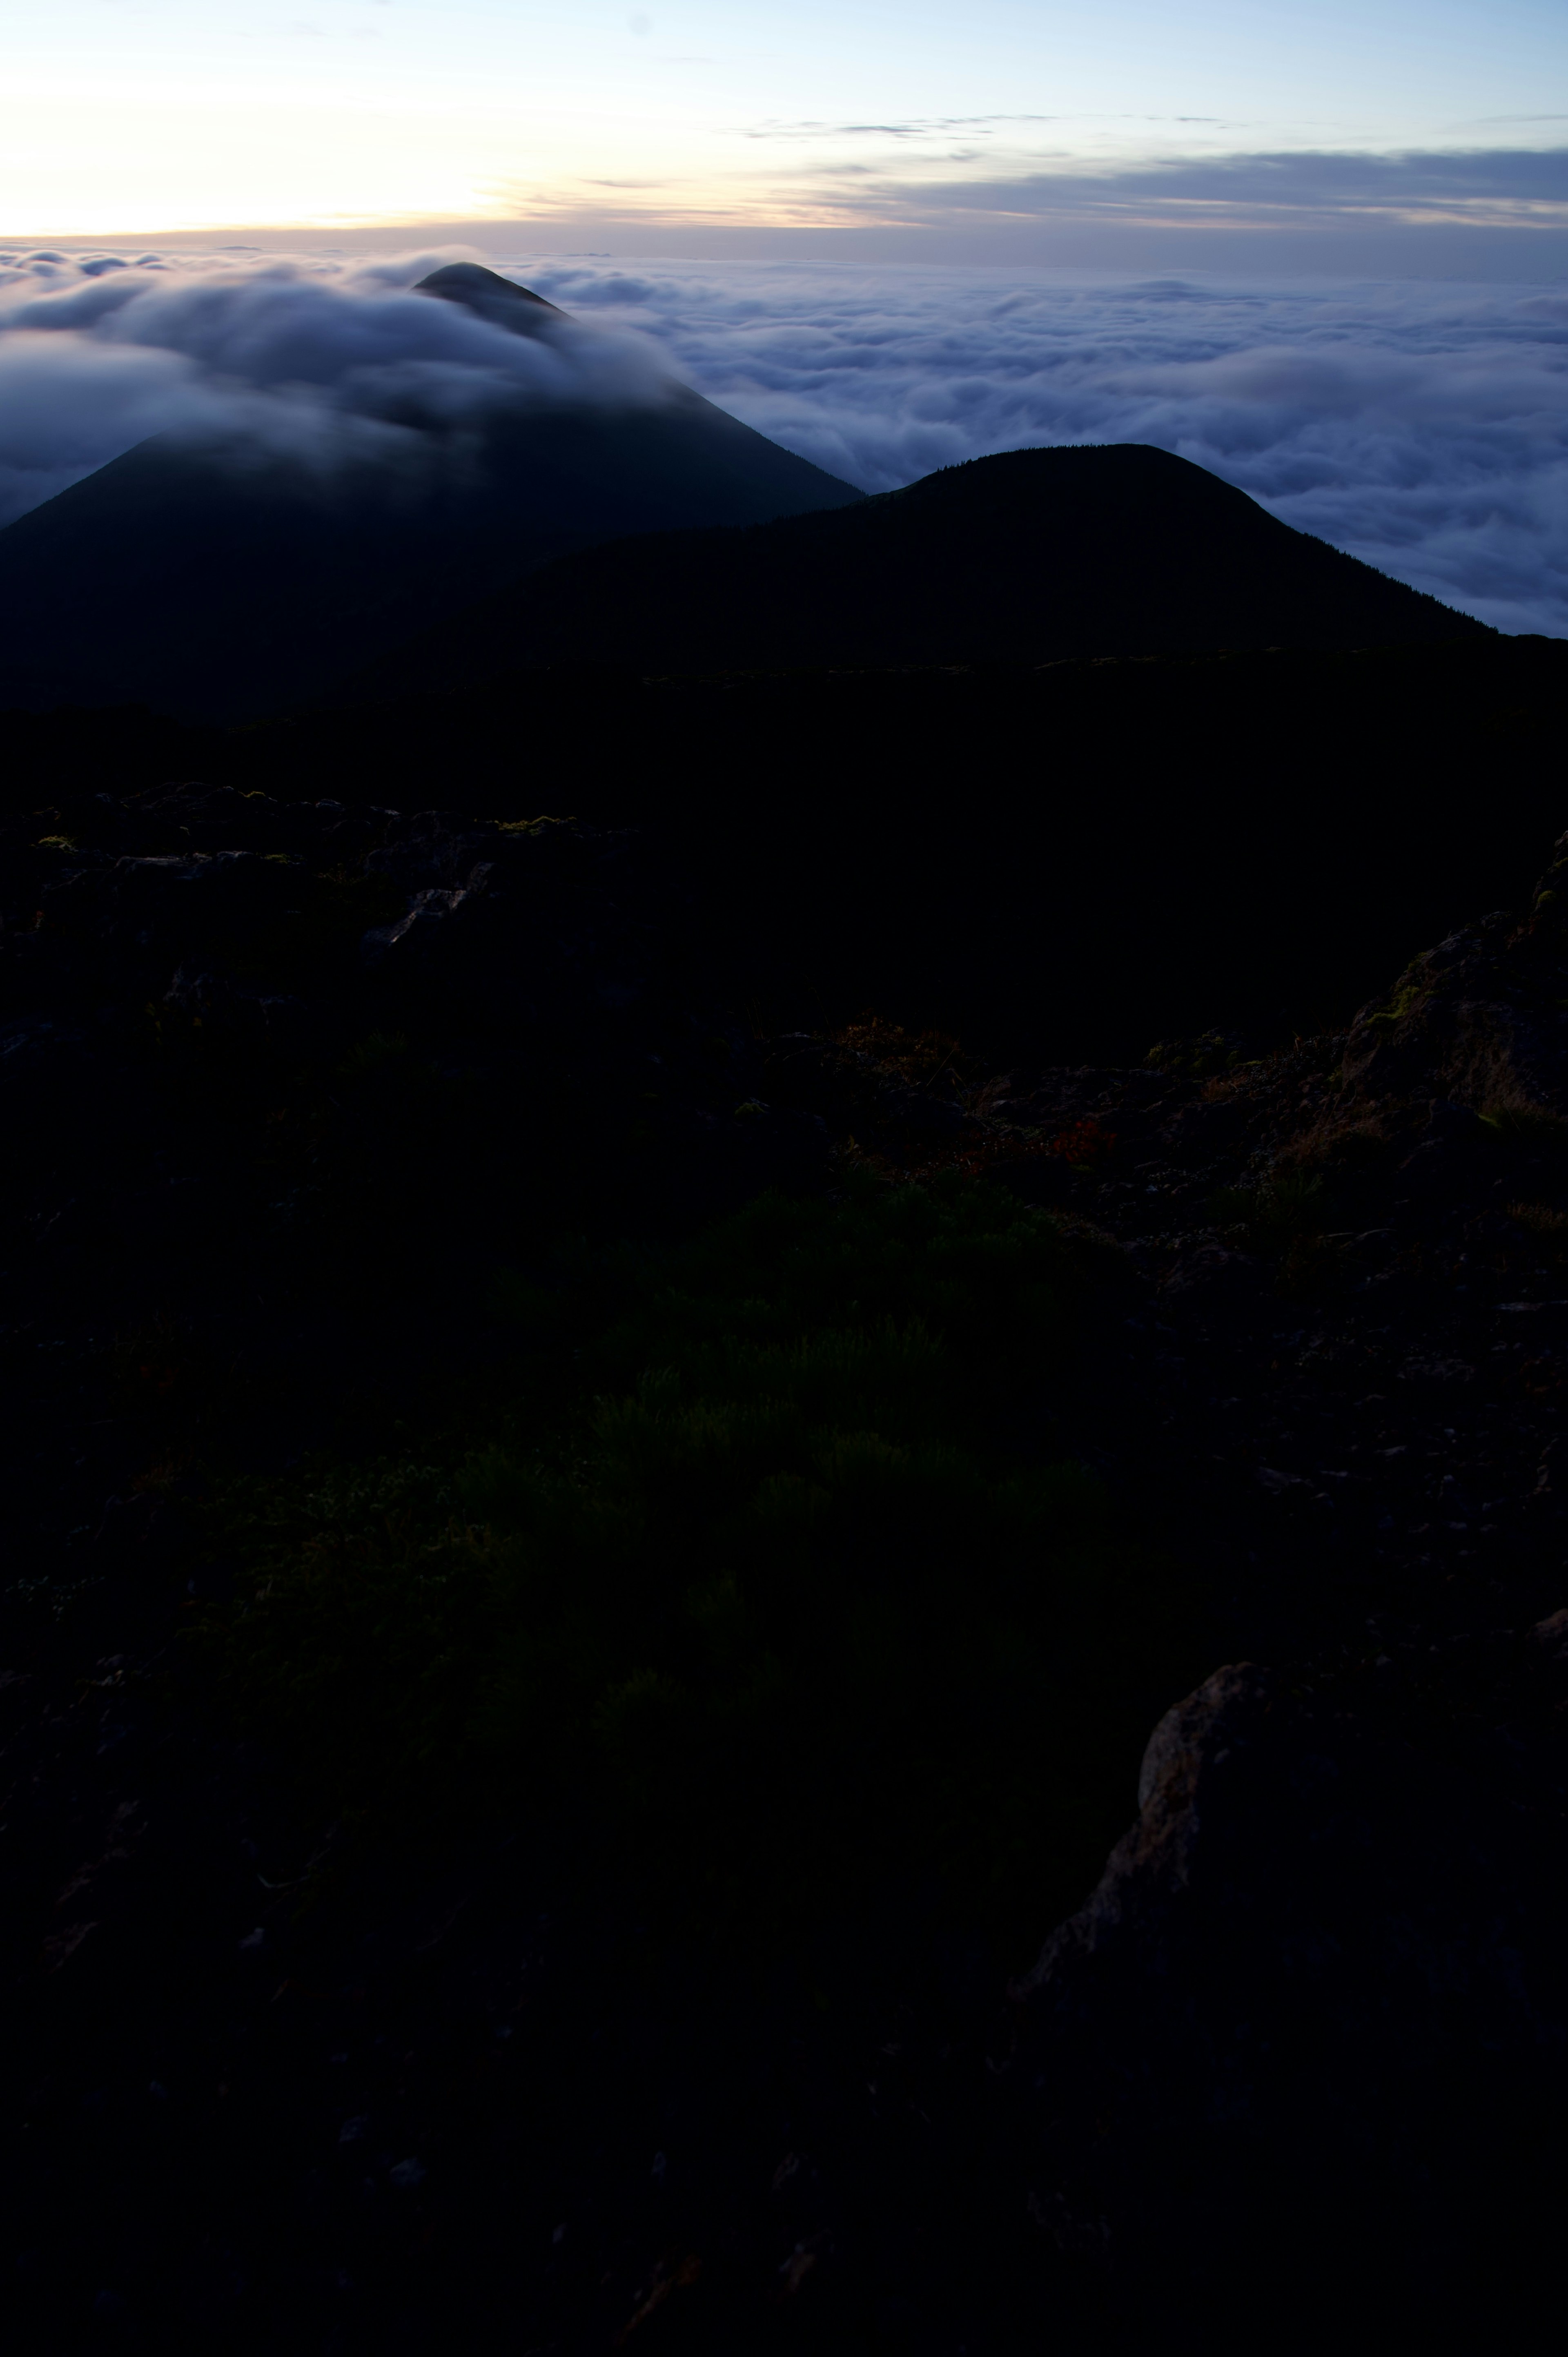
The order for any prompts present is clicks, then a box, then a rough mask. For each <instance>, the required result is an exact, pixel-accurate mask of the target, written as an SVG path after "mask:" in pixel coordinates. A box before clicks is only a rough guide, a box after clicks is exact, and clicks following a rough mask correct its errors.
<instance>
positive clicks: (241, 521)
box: [0, 263, 1483, 721]
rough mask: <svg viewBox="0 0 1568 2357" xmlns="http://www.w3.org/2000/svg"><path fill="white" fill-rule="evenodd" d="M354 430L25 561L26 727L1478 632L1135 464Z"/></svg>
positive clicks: (654, 404) (1, 570)
mask: <svg viewBox="0 0 1568 2357" xmlns="http://www.w3.org/2000/svg"><path fill="white" fill-rule="evenodd" d="M418 291H420V292H423V293H424V294H425V295H428V296H433V297H435V298H436V299H439V300H442V301H446V302H454V303H458V304H461V305H463V306H464V307H466V308H467V309H468V310H470V311H472V312H473V313H475V314H476V315H477V316H478V317H480V318H482V319H483V320H485V321H486V323H487V324H488V325H489V326H492V327H499V328H504V329H506V330H507V331H508V332H510V333H511V334H514V335H517V336H520V337H522V338H525V339H529V340H531V341H533V342H539V343H542V344H545V345H550V344H551V343H554V344H556V345H557V346H558V347H559V348H560V351H561V354H562V356H563V357H564V359H567V360H570V359H571V357H572V355H573V354H577V355H579V356H580V355H581V354H582V353H583V352H585V351H587V350H589V349H590V347H589V345H588V344H585V343H584V342H583V340H582V339H583V333H584V331H582V330H581V329H579V328H575V326H574V325H573V324H572V323H571V322H570V321H569V319H568V317H567V315H565V314H564V313H563V312H560V311H558V310H557V309H556V308H555V307H554V306H553V305H552V304H549V303H546V302H545V301H543V300H542V297H540V296H536V295H533V294H532V293H530V291H529V290H528V289H527V288H525V287H521V286H518V285H514V284H513V283H512V282H511V281H510V280H509V279H505V278H501V277H499V276H498V275H497V274H495V273H494V272H492V271H488V270H483V269H480V268H479V267H478V266H477V265H476V264H469V263H463V264H455V265H453V266H451V267H449V268H446V269H444V270H439V271H437V272H435V274H433V275H432V276H431V277H429V278H426V279H424V280H423V281H422V282H421V285H420V289H419V290H418ZM563 381H564V382H567V381H570V371H569V370H568V371H566V372H565V375H564V379H563ZM410 399H411V404H412V403H413V399H414V397H413V395H411V396H410ZM363 423H364V421H360V424H361V425H363ZM388 432H390V433H391V435H392V438H391V440H390V441H388V440H387V439H386V438H385V436H386V433H388ZM356 435H357V429H351V422H349V421H346V424H345V436H346V438H345V441H344V443H343V447H342V448H341V450H339V451H338V453H337V454H336V455H334V456H333V457H331V459H330V462H329V463H328V459H327V458H326V457H324V455H323V453H322V452H321V451H320V450H316V451H314V452H307V451H306V450H305V449H304V448H303V447H302V448H301V449H300V450H298V451H283V450H280V449H277V448H274V447H268V446H266V445H264V444H263V443H260V442H258V441H256V440H253V439H246V438H242V437H240V436H234V435H228V436H222V437H209V438H207V439H204V440H197V439H192V438H191V437H190V436H174V435H158V436H154V437H153V438H152V439H151V440H150V441H147V442H144V443H142V444H140V445H139V446H138V447H136V448H135V449H134V450H130V451H127V452H126V453H125V454H124V457H119V458H116V459H114V460H113V462H112V464H110V465H109V466H107V467H102V468H100V469H99V470H98V472H97V473H96V474H93V475H91V476H89V477H88V478H87V479H85V480H84V481H82V482H80V483H78V484H75V485H74V486H73V487H72V488H71V489H70V490H67V491H63V492H61V493H60V494H59V496H58V497H57V498H55V499H52V500H48V501H46V502H45V504H44V505H43V506H41V507H39V508H36V509H34V510H33V511H32V512H31V513H30V514H27V515H26V516H23V517H21V518H20V519H19V520H18V521H17V522H15V523H13V524H12V525H10V526H9V528H8V529H7V530H5V532H3V533H0V709H4V708H5V707H6V706H11V707H16V706H23V707H26V708H29V709H32V710H47V709H49V708H51V707H54V706H58V705H62V704H81V705H97V706H102V705H115V704H124V703H133V702H134V703H145V704H147V705H151V706H152V707H153V708H154V709H155V710H160V711H165V712H169V713H172V714H176V715H177V716H180V717H182V718H185V719H189V720H195V719H210V720H220V721H223V720H229V721H231V720H249V719H254V718H257V717H262V716H267V715H270V714H275V713H281V712H286V711H290V710H295V709H298V708H300V707H302V706H305V705H310V704H312V703H314V702H316V701H317V700H319V699H321V698H324V697H327V696H328V695H330V696H333V697H335V698H338V699H340V700H347V701H349V702H353V701H357V700H361V699H363V698H365V697H375V696H380V695H384V694H406V693H407V692H408V690H409V687H410V685H411V684H412V683H428V684H430V685H432V686H435V685H447V686H456V685H457V684H460V683H463V682H464V681H467V680H472V679H474V678H476V677H483V676H485V675H487V674H493V673H499V672H505V671H517V670H520V669H521V670H527V669H532V668H536V667H539V666H551V665H559V664H572V665H582V664H588V665H594V666H611V667H616V668H621V669H628V670H631V671H633V672H640V673H682V672H688V673H689V672H699V673H700V672H704V671H714V670H743V671H755V670H779V669H792V668H798V667H810V666H820V665H835V666H836V665H843V664H852V665H865V664H870V665H887V664H900V665H902V664H912V663H913V664H918V663H1020V662H1022V663H1037V662H1051V661H1057V660H1060V659H1062V658H1066V657H1072V656H1083V655H1088V656H1105V655H1144V654H1155V653H1163V652H1176V651H1195V652H1196V651H1209V650H1213V649H1218V648H1232V649H1237V648H1264V647H1273V646H1280V647H1346V646H1374V645H1403V644H1411V643H1416V642H1421V641H1424V640H1441V639H1459V638H1476V637H1478V636H1480V635H1482V634H1483V625H1481V624H1480V623H1478V622H1476V621H1473V620H1471V619H1469V618H1467V617H1466V616H1464V615H1461V614H1456V613H1454V612H1452V611H1450V610H1449V609H1448V608H1446V607H1444V606H1442V605H1439V604H1438V603H1437V602H1436V600H1435V599H1434V598H1431V597H1423V596H1422V595H1420V594H1419V593H1418V592H1417V591H1415V590H1413V589H1409V588H1406V587H1403V586H1402V584H1400V583H1398V582H1395V581H1391V580H1389V579H1387V578H1386V577H1385V576H1383V575H1382V574H1380V573H1377V572H1375V571H1373V570H1372V568H1371V567H1370V566H1368V565H1362V564H1359V563H1358V562H1357V560H1356V559H1355V558H1353V557H1349V556H1346V555H1344V554H1341V553H1340V552H1339V551H1337V550H1335V549H1332V548H1329V547H1328V546H1326V544H1324V543H1323V542H1321V541H1317V540H1314V539H1311V538H1309V537H1308V536H1307V535H1306V534H1305V533H1298V532H1294V531H1292V530H1291V528H1290V527H1289V526H1288V525H1286V524H1283V523H1281V522H1279V521H1278V520H1277V519H1276V518H1274V517H1273V516H1271V515H1269V514H1268V513H1266V512H1265V511H1264V510H1263V509H1262V508H1260V507H1259V506H1258V505H1257V504H1256V502H1255V501H1253V500H1250V499H1249V498H1247V496H1246V495H1245V493H1244V492H1241V491H1239V490H1235V489H1234V488H1233V487H1232V486H1230V484H1227V483H1224V482H1221V481H1220V480H1219V479H1218V478H1217V477H1215V476H1213V475H1210V474H1208V473H1206V472H1205V470H1204V469H1203V468H1200V467H1195V466H1192V465H1191V464H1189V463H1188V462H1187V460H1185V459H1182V458H1177V457H1172V456H1171V454H1170V453H1169V452H1167V451H1164V450H1156V449H1153V448H1149V447H1144V446H1142V445H1138V444H1129V445H1112V446H1108V447H1096V448H1070V449H1047V450H1019V451H1013V452H1010V453H1008V454H1006V455H1005V456H1003V457H993V458H983V459H977V460H975V461H973V462H972V463H971V464H969V465H966V466H960V467H950V468H943V469H942V470H941V471H940V472H939V473H937V474H935V475H930V476H928V477H926V479H924V480H923V481H921V482H918V483H914V484H911V485H910V486H909V487H908V489H907V490H901V491H894V492H888V493H886V494H884V495H882V496H880V497H877V498H874V499H868V498H865V497H864V496H863V495H862V494H861V493H860V492H859V491H857V490H854V488H853V486H851V485H850V484H848V483H844V482H841V481H839V480H838V479H836V478H835V477H833V476H832V475H829V474H825V473H823V471H822V469H821V468H817V467H813V466H811V465H810V464H809V463H808V462H807V461H806V460H805V459H803V458H800V457H796V456H795V455H794V454H793V453H792V452H790V451H788V450H784V449H780V448H779V446H778V445H777V444H776V443H773V442H769V441H768V440H767V439H766V438H765V436H762V435H760V434H757V433H754V432H753V431H752V430H751V428H750V427H749V426H746V425H742V424H741V423H740V422H739V420H738V419H736V418H734V417H731V416H729V415H728V414H726V413H725V411H724V410H722V409H717V408H714V405H713V404H711V403H709V402H706V401H704V400H703V399H702V397H701V396H700V395H699V394H698V393H694V392H693V391H692V389H691V388H690V387H689V386H685V385H682V384H680V383H678V382H675V381H674V380H672V379H671V380H669V381H668V382H667V383H666V384H665V385H664V386H663V388H662V389H660V387H659V386H658V385H657V383H655V384H654V385H653V386H652V387H651V388H650V387H649V386H647V385H645V386H644V387H643V389H642V390H641V391H640V392H638V393H632V392H629V391H628V392H627V393H625V395H624V398H623V397H622V396H621V395H620V394H619V393H615V392H613V390H611V391H605V390H604V389H603V388H601V392H600V394H599V395H598V396H597V397H596V398H595V399H594V400H592V401H589V400H588V399H586V398H582V397H575V398H573V399H571V400H566V399H561V398H555V397H553V396H552V397H550V398H544V397H542V396H541V395H540V394H539V393H538V392H537V391H533V392H528V393H524V392H523V391H521V390H520V391H519V393H518V396H517V398H516V400H515V401H508V402H504V403H502V404H500V405H499V406H497V407H495V408H493V409H490V410H489V411H488V412H487V413H486V414H483V415H482V416H479V417H478V418H472V417H466V418H465V419H464V420H463V422H462V425H461V427H460V428H457V427H454V426H452V425H451V424H450V423H449V421H444V420H443V419H441V418H439V417H438V416H436V415H435V414H425V413H424V412H423V411H421V410H419V409H418V408H417V406H411V407H410V410H409V413H408V414H406V415H400V416H399V418H398V419H397V420H395V421H393V422H392V426H390V427H384V428H383V434H382V438H381V440H378V439H376V438H375V437H374V435H373V434H372V435H371V438H368V439H361V438H356Z"/></svg>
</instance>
